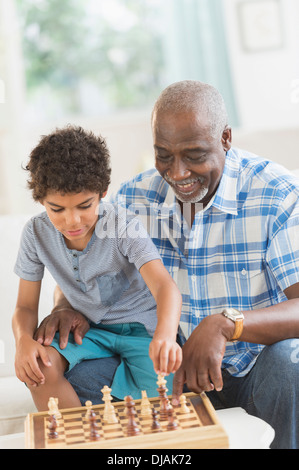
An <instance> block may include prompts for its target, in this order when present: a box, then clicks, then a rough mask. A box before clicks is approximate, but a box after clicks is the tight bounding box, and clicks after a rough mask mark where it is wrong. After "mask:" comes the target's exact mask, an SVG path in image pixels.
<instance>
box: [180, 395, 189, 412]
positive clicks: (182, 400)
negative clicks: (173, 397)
mask: <svg viewBox="0 0 299 470" xmlns="http://www.w3.org/2000/svg"><path fill="white" fill-rule="evenodd" d="M180 404H181V406H180V413H181V414H188V413H190V409H189V408H188V406H187V398H186V397H185V395H181V396H180Z"/></svg>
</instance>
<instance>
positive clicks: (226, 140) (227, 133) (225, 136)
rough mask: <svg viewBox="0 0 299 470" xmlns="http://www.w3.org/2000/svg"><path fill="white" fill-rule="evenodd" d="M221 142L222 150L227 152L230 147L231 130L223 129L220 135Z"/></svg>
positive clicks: (228, 128)
mask: <svg viewBox="0 0 299 470" xmlns="http://www.w3.org/2000/svg"><path fill="white" fill-rule="evenodd" d="M221 142H222V146H223V149H224V150H225V151H226V152H227V151H228V150H229V149H230V148H231V146H232V128H231V127H229V126H225V129H224V131H223V133H222V137H221Z"/></svg>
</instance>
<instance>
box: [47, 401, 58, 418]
mask: <svg viewBox="0 0 299 470" xmlns="http://www.w3.org/2000/svg"><path fill="white" fill-rule="evenodd" d="M48 408H49V411H48V414H49V415H50V416H52V415H55V418H56V420H57V419H60V418H61V413H60V411H59V409H58V398H54V397H50V398H49V401H48Z"/></svg>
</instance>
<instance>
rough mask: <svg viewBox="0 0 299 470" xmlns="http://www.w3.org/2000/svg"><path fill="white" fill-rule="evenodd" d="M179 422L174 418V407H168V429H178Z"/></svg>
mask: <svg viewBox="0 0 299 470" xmlns="http://www.w3.org/2000/svg"><path fill="white" fill-rule="evenodd" d="M177 427H178V424H177V422H176V421H175V420H174V415H173V408H169V409H168V424H167V431H173V430H174V429H177Z"/></svg>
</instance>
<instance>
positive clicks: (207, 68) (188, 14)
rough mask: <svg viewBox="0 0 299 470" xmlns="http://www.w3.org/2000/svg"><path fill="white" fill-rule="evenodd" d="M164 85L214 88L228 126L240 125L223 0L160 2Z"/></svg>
mask: <svg viewBox="0 0 299 470" xmlns="http://www.w3.org/2000/svg"><path fill="white" fill-rule="evenodd" d="M163 17H164V23H165V38H164V47H165V51H164V52H165V57H166V64H167V65H166V75H165V78H166V81H167V83H171V82H175V81H179V80H185V79H192V80H201V81H203V82H206V83H209V84H211V85H213V86H215V87H216V88H217V89H218V90H219V91H220V93H221V94H222V96H223V97H224V100H225V102H226V106H227V111H228V114H229V119H230V124H231V125H232V126H234V127H236V126H238V125H239V117H238V110H237V105H236V100H235V96H234V89H233V81H232V76H231V71H230V61H229V51H228V47H227V41H226V29H225V22H224V17H223V3H222V0H163Z"/></svg>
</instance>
